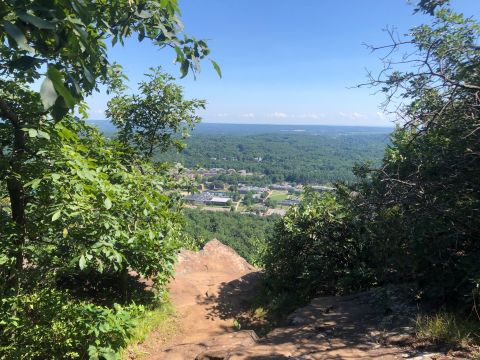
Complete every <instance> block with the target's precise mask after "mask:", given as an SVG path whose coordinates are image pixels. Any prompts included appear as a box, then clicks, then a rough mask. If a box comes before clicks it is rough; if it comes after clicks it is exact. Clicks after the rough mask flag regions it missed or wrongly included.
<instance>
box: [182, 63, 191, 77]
mask: <svg viewBox="0 0 480 360" xmlns="http://www.w3.org/2000/svg"><path fill="white" fill-rule="evenodd" d="M189 67H190V61H188V60H187V59H185V60H183V61H182V66H180V72H181V73H182V76H181V78H182V79H183V78H184V77H185V76H187V74H188V68H189Z"/></svg>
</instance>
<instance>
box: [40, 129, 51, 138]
mask: <svg viewBox="0 0 480 360" xmlns="http://www.w3.org/2000/svg"><path fill="white" fill-rule="evenodd" d="M38 137H39V138H42V139H47V140H50V135H49V134H48V133H46V132H45V131H42V130H38Z"/></svg>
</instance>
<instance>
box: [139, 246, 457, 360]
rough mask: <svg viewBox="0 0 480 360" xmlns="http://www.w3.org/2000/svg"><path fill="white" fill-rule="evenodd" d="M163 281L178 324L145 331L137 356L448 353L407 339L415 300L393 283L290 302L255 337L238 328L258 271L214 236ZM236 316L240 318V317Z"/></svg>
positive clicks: (256, 359) (201, 359)
mask: <svg viewBox="0 0 480 360" xmlns="http://www.w3.org/2000/svg"><path fill="white" fill-rule="evenodd" d="M176 270H177V273H176V274H177V275H176V277H175V279H174V281H172V283H171V284H170V294H171V300H172V302H173V304H174V305H175V307H176V309H177V313H178V315H177V316H178V331H177V332H176V334H175V335H173V336H172V337H171V338H170V339H168V340H167V341H165V339H163V338H162V339H159V338H158V337H156V336H155V334H152V335H151V336H150V337H149V338H147V340H146V341H145V342H144V344H142V345H141V352H142V353H143V354H144V356H143V358H146V359H153V360H161V359H166V360H167V359H168V360H173V359H179V360H182V359H197V360H207V359H209V360H222V359H230V360H234V359H249V360H261V359H265V360H267V359H270V360H273V359H304V360H309V359H312V360H313V359H336V360H337V359H338V360H340V359H438V360H440V359H451V358H454V357H455V358H457V359H458V358H462V356H463V355H464V354H461V353H458V354H453V353H449V354H443V353H440V352H432V351H426V350H422V347H419V346H415V345H418V344H415V339H414V337H413V330H414V328H413V325H414V324H413V320H412V319H413V318H414V315H415V307H414V306H411V305H409V304H408V303H406V302H404V301H403V300H402V299H401V294H400V293H398V291H396V290H395V289H381V290H373V291H368V292H363V293H359V294H355V295H352V296H342V297H340V296H335V297H321V298H317V299H314V300H313V301H312V302H311V303H310V304H309V305H307V306H305V307H303V308H300V309H298V310H296V311H295V312H294V313H293V314H291V315H290V316H289V317H288V319H287V324H286V325H285V326H283V327H279V328H276V329H274V330H272V331H271V332H269V333H268V334H267V335H266V336H265V337H263V338H259V337H258V336H257V334H256V333H255V332H254V331H253V330H248V329H239V324H240V323H244V322H245V321H242V317H245V316H248V313H249V312H248V310H249V305H250V303H251V300H252V299H253V298H254V297H255V294H256V293H257V291H258V286H259V274H258V272H257V271H256V269H254V268H253V267H252V266H251V265H249V264H248V263H247V262H246V261H245V260H244V259H243V258H241V257H240V256H239V255H237V254H236V253H235V251H233V250H232V249H231V248H229V247H227V246H225V245H223V244H221V243H220V242H219V241H217V240H212V241H210V242H209V243H207V244H206V245H205V247H204V249H203V250H202V251H200V252H197V253H195V252H191V251H183V252H182V253H181V254H180V258H179V262H178V264H177V269H176ZM243 320H244V319H243Z"/></svg>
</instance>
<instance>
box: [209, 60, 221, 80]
mask: <svg viewBox="0 0 480 360" xmlns="http://www.w3.org/2000/svg"><path fill="white" fill-rule="evenodd" d="M210 61H211V62H212V65H213V68H214V69H215V71H216V72H217V74H218V76H220V78H222V69H220V66H218V64H217V63H216V62H215V61H213V60H210Z"/></svg>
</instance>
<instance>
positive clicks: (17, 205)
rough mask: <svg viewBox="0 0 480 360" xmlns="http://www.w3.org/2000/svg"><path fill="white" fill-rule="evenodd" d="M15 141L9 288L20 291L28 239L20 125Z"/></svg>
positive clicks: (10, 184)
mask: <svg viewBox="0 0 480 360" xmlns="http://www.w3.org/2000/svg"><path fill="white" fill-rule="evenodd" d="M13 130H14V141H13V149H12V150H13V151H12V159H11V162H10V169H11V174H10V176H9V177H8V178H7V190H8V195H9V197H10V204H11V209H12V220H13V222H14V223H15V227H16V236H15V247H16V248H15V254H14V256H15V268H14V270H13V273H12V275H11V277H10V279H9V284H8V285H9V287H10V288H13V289H15V290H16V291H18V290H19V286H20V275H21V272H22V270H23V262H24V254H23V248H24V246H25V241H26V237H27V230H26V216H25V206H26V198H25V191H24V188H23V183H22V164H23V160H24V154H25V146H26V134H25V132H24V131H23V130H22V129H21V127H20V124H18V123H17V124H15V125H14V126H13Z"/></svg>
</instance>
